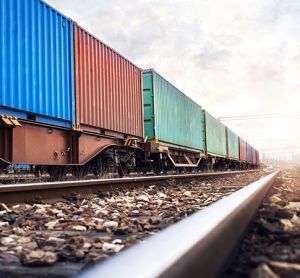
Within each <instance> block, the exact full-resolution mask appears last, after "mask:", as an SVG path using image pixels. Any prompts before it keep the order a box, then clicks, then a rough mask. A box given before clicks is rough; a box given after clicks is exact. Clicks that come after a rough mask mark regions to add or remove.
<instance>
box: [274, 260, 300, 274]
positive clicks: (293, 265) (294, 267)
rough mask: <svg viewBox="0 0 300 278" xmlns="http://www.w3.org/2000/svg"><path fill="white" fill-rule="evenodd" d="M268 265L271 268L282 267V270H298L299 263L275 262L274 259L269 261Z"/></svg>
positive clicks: (299, 269)
mask: <svg viewBox="0 0 300 278" xmlns="http://www.w3.org/2000/svg"><path fill="white" fill-rule="evenodd" d="M269 265H271V266H272V267H273V268H278V269H283V270H290V271H297V272H298V271H300V264H296V263H286V262H276V261H269Z"/></svg>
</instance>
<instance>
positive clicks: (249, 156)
mask: <svg viewBox="0 0 300 278" xmlns="http://www.w3.org/2000/svg"><path fill="white" fill-rule="evenodd" d="M247 161H248V162H249V163H253V150H252V146H251V145H249V144H248V143H247Z"/></svg>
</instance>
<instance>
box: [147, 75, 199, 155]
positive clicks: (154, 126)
mask: <svg viewBox="0 0 300 278" xmlns="http://www.w3.org/2000/svg"><path fill="white" fill-rule="evenodd" d="M143 95H144V127H145V136H147V137H148V140H153V139H154V140H158V141H160V142H165V143H169V144H175V145H178V146H184V147H188V148H192V149H197V150H204V137H203V124H202V121H201V118H202V115H201V113H202V108H201V106H200V105H199V104H197V103H196V102H194V101H193V100H191V99H190V98H189V97H187V96H186V95H185V94H183V93H182V92H181V91H180V90H178V89H177V88H176V87H175V86H173V85H172V84H171V83H169V82H168V81H167V80H165V79H164V78H163V77H161V76H160V75H159V74H158V73H156V72H155V71H154V70H146V71H144V72H143Z"/></svg>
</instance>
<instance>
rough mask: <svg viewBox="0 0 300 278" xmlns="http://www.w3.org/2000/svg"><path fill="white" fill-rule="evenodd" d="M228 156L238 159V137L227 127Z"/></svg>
mask: <svg viewBox="0 0 300 278" xmlns="http://www.w3.org/2000/svg"><path fill="white" fill-rule="evenodd" d="M227 146H228V157H229V158H232V159H236V160H239V137H238V136H237V135H236V134H235V133H234V132H233V131H232V130H231V129H230V128H228V127H227Z"/></svg>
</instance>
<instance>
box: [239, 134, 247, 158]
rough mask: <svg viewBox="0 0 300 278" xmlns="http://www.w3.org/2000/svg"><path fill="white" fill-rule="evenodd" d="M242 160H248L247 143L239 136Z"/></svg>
mask: <svg viewBox="0 0 300 278" xmlns="http://www.w3.org/2000/svg"><path fill="white" fill-rule="evenodd" d="M239 147H240V161H247V143H246V141H245V140H243V139H242V138H241V137H239Z"/></svg>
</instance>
